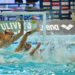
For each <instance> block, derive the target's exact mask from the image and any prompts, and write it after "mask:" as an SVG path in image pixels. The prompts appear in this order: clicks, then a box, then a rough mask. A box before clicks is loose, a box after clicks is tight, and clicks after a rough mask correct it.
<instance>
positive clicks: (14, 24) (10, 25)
mask: <svg viewBox="0 0 75 75" xmlns="http://www.w3.org/2000/svg"><path fill="white" fill-rule="evenodd" d="M26 25H27V28H28V30H30V29H31V28H32V27H33V26H32V25H31V23H30V22H28V23H24V26H25V27H24V29H25V28H26ZM40 26H41V27H40V30H41V31H43V25H40ZM60 27H61V28H62V29H65V30H68V31H69V30H71V29H72V28H73V27H74V25H72V24H69V25H65V24H62V25H58V24H51V25H49V24H48V25H46V30H48V31H50V30H56V31H59V30H60ZM34 28H35V27H34ZM6 29H13V30H14V31H15V30H17V31H19V30H20V29H21V25H20V23H19V22H9V23H8V22H5V23H4V22H3V23H0V30H1V31H4V30H6ZM25 30H26V29H25ZM15 32H16V31H15Z"/></svg>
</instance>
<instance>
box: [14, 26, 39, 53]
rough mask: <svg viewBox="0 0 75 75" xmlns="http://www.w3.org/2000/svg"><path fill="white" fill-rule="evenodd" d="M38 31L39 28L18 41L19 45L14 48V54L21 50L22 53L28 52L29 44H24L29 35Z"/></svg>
mask: <svg viewBox="0 0 75 75" xmlns="http://www.w3.org/2000/svg"><path fill="white" fill-rule="evenodd" d="M39 29H40V27H39V26H38V27H37V28H35V29H34V30H32V31H29V32H27V33H26V34H25V35H24V36H23V38H22V40H21V41H20V43H19V45H18V47H17V48H16V50H15V52H19V51H22V50H23V51H28V50H29V49H30V48H31V44H30V43H26V40H27V37H28V36H29V35H31V34H32V33H34V32H37V31H39Z"/></svg>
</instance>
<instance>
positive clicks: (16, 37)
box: [13, 20, 24, 41]
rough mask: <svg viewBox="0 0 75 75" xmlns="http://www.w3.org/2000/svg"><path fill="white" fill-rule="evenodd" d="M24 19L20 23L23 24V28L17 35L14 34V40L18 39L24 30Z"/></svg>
mask: <svg viewBox="0 0 75 75" xmlns="http://www.w3.org/2000/svg"><path fill="white" fill-rule="evenodd" d="M23 22H24V20H20V24H21V29H20V32H19V33H18V34H16V35H15V36H13V41H15V40H18V39H19V38H20V37H21V36H22V35H23V32H24V24H23Z"/></svg>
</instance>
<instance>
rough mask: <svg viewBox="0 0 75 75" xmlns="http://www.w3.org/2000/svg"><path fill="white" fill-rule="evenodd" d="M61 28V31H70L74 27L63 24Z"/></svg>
mask: <svg viewBox="0 0 75 75" xmlns="http://www.w3.org/2000/svg"><path fill="white" fill-rule="evenodd" d="M61 27H62V28H63V29H66V30H71V29H72V28H73V27H74V25H72V24H69V25H65V24H63V25H61Z"/></svg>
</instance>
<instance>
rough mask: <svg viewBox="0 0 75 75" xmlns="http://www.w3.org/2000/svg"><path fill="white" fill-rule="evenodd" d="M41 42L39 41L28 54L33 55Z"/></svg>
mask: <svg viewBox="0 0 75 75" xmlns="http://www.w3.org/2000/svg"><path fill="white" fill-rule="evenodd" d="M40 45H41V43H40V42H39V43H38V44H37V46H36V48H34V49H32V51H31V52H30V53H29V54H30V55H33V54H34V53H35V51H36V50H37V49H38V48H39V47H40Z"/></svg>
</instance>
